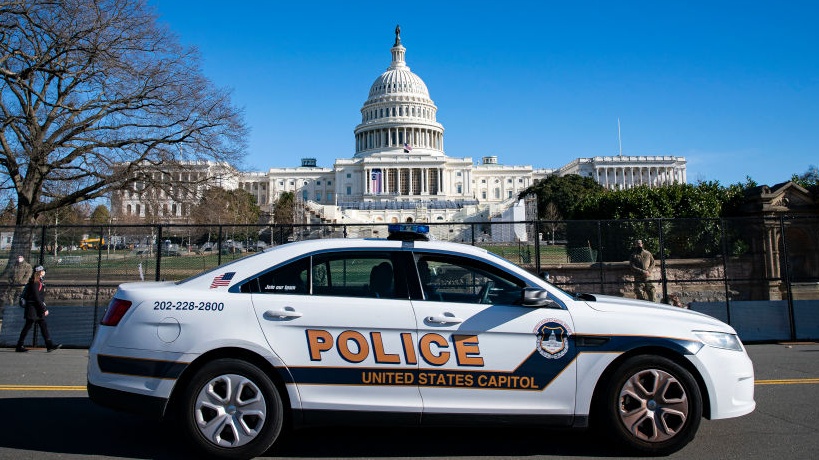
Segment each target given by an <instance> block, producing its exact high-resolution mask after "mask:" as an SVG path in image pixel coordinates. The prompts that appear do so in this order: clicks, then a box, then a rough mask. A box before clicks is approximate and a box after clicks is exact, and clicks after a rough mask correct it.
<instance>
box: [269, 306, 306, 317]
mask: <svg viewBox="0 0 819 460" xmlns="http://www.w3.org/2000/svg"><path fill="white" fill-rule="evenodd" d="M302 316H303V313H300V312H297V311H296V310H295V309H294V308H293V307H284V308H282V309H281V310H267V311H266V312H264V317H265V318H267V319H271V318H273V319H288V318H301V317H302Z"/></svg>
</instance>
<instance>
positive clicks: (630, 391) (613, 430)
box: [600, 356, 702, 455]
mask: <svg viewBox="0 0 819 460" xmlns="http://www.w3.org/2000/svg"><path fill="white" fill-rule="evenodd" d="M600 403H601V407H600V412H601V413H600V416H601V417H602V418H603V420H605V422H606V423H605V424H604V425H603V427H602V428H603V429H605V430H606V431H607V432H608V434H609V435H610V436H611V437H613V438H614V440H615V441H617V442H618V443H620V444H623V445H625V446H626V447H628V448H631V449H634V450H637V451H639V452H643V453H647V454H652V455H668V454H670V453H672V452H676V451H678V450H680V449H682V448H683V447H684V446H685V445H686V444H688V443H689V442H690V441H691V440H692V439H693V438H694V435H695V434H696V432H697V429H698V428H699V425H700V419H701V418H702V395H701V394H700V389H699V386H697V382H696V381H695V380H694V377H693V376H692V375H691V373H690V372H688V371H687V370H686V369H685V368H683V367H682V366H680V365H678V364H677V363H675V362H673V361H671V360H670V359H667V358H664V357H660V356H636V357H634V358H630V359H629V360H627V361H625V362H624V363H623V364H622V365H621V366H620V367H619V368H618V369H617V370H616V371H615V372H614V374H613V375H612V377H611V379H610V380H609V381H608V387H607V388H606V389H605V395H604V397H603V399H602V400H601V401H600Z"/></svg>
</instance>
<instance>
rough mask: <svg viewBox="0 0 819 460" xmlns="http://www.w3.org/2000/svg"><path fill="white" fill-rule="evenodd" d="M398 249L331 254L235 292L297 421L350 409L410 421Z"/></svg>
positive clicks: (411, 365) (417, 404)
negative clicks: (289, 391)
mask: <svg viewBox="0 0 819 460" xmlns="http://www.w3.org/2000/svg"><path fill="white" fill-rule="evenodd" d="M402 257H406V255H401V253H400V251H394V252H390V251H384V250H379V251H367V250H336V251H327V252H323V253H316V254H313V255H309V256H305V257H302V258H300V259H298V260H295V261H292V262H289V263H287V264H284V265H281V266H278V267H275V268H273V269H272V270H269V271H267V272H265V273H262V274H261V275H259V276H258V277H257V279H255V280H253V281H251V283H249V287H248V288H244V286H243V290H248V291H252V297H253V304H254V307H255V309H256V313H257V316H258V319H259V322H260V323H261V325H262V329H263V331H264V334H265V336H266V339H267V341H268V343H269V344H270V347H271V348H272V349H273V351H274V352H275V353H276V354H277V355H279V357H280V358H281V359H282V360H283V361H284V363H285V364H286V365H287V367H288V369H289V371H290V373H291V374H292V377H293V380H294V385H295V387H296V389H297V391H298V397H299V399H300V400H301V403H302V410H303V411H304V414H305V420H306V421H308V422H312V421H317V417H320V416H327V415H333V414H336V413H338V412H344V411H350V410H355V411H359V412H372V413H375V414H381V415H385V414H387V413H392V414H393V415H394V416H396V417H399V418H401V419H402V420H405V421H408V422H413V423H414V422H417V421H418V418H419V414H420V410H421V400H420V394H419V392H418V388H417V386H416V385H415V383H414V372H415V371H416V370H417V363H416V359H415V358H414V357H411V356H410V357H408V355H407V353H408V352H409V351H411V350H412V349H413V347H412V343H414V342H415V337H416V335H415V316H414V313H413V310H412V304H411V302H410V301H409V300H408V294H407V287H406V283H405V279H406V275H405V274H404V270H405V265H406V264H402V263H399V259H400V258H402Z"/></svg>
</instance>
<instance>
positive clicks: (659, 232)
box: [651, 218, 668, 302]
mask: <svg viewBox="0 0 819 460" xmlns="http://www.w3.org/2000/svg"><path fill="white" fill-rule="evenodd" d="M663 220H664V219H662V218H660V219H657V236H658V240H659V244H660V284H661V286H662V291H663V293H662V298H661V299H660V302H662V301H664V300H668V276H666V275H667V273H666V267H665V238H664V233H663ZM651 301H652V302H654V299H651Z"/></svg>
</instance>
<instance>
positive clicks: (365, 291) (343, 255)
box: [313, 252, 407, 299]
mask: <svg viewBox="0 0 819 460" xmlns="http://www.w3.org/2000/svg"><path fill="white" fill-rule="evenodd" d="M399 265H400V264H397V263H396V262H395V260H394V257H393V256H392V255H391V254H390V253H382V252H333V253H328V254H319V255H316V256H314V257H313V294H314V295H322V296H337V297H374V298H382V299H396V298H404V299H406V298H407V290H406V283H404V282H403V279H402V278H401V277H400V276H396V275H397V273H396V272H400V267H399ZM396 280H398V282H396Z"/></svg>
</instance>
